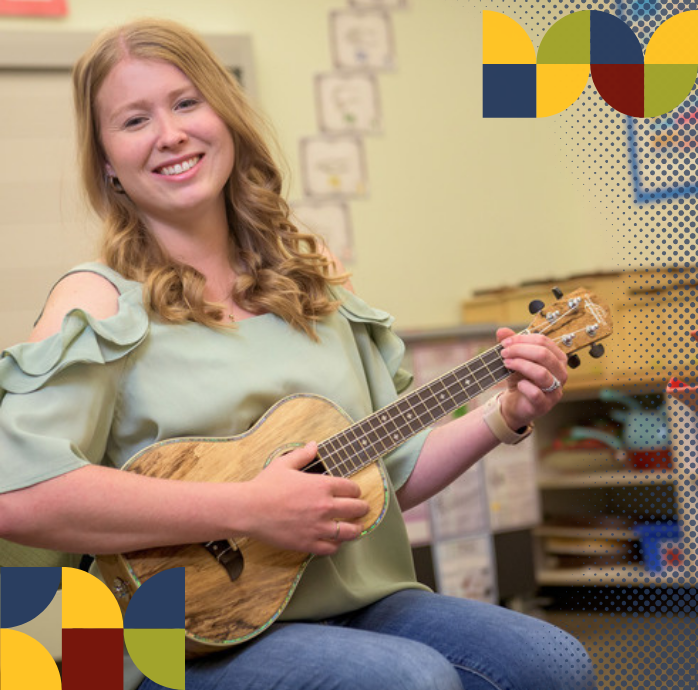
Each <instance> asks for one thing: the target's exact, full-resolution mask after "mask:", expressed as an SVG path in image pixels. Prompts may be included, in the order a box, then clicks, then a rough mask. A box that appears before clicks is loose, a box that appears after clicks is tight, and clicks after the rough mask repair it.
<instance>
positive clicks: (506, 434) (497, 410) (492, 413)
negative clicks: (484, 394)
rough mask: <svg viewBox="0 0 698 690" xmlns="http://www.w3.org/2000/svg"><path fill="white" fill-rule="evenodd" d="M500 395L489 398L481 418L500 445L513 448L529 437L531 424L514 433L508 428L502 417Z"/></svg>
mask: <svg viewBox="0 0 698 690" xmlns="http://www.w3.org/2000/svg"><path fill="white" fill-rule="evenodd" d="M502 395H503V393H497V395H496V396H495V397H494V398H490V400H488V401H487V403H486V404H485V410H484V412H483V415H482V418H483V419H484V420H485V424H487V426H488V427H489V428H490V431H491V432H492V433H493V434H494V435H495V438H496V439H497V440H498V441H499V442H500V443H506V444H507V445H509V446H513V445H516V444H517V443H521V441H523V440H524V439H525V438H528V437H529V436H530V435H531V432H532V431H533V424H532V423H531V424H529V425H528V426H524V427H521V428H520V429H516V431H515V430H514V429H512V428H510V427H509V425H508V424H507V423H506V421H505V420H504V416H503V415H502V403H501V400H500V398H501V397H502Z"/></svg>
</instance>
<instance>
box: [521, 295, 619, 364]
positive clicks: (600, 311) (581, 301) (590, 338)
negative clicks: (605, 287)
mask: <svg viewBox="0 0 698 690" xmlns="http://www.w3.org/2000/svg"><path fill="white" fill-rule="evenodd" d="M553 294H554V295H555V297H556V298H557V299H556V301H555V302H554V303H553V304H551V305H550V306H547V307H546V306H544V305H543V303H542V302H539V301H535V302H531V305H530V306H529V309H531V310H532V311H535V312H537V313H536V315H535V317H534V319H533V321H532V322H531V325H530V326H529V327H528V331H529V333H542V334H543V335H547V336H548V337H549V338H551V339H552V340H554V341H555V343H556V344H557V345H558V347H559V348H560V349H561V350H562V351H563V352H564V353H565V354H566V355H567V361H568V362H569V364H570V366H572V367H575V366H578V364H579V358H578V357H577V355H575V354H574V353H575V352H576V351H577V350H581V349H582V348H584V347H586V346H587V345H589V346H590V349H589V354H590V355H591V356H592V357H601V355H603V352H604V349H603V345H601V344H600V342H599V341H601V340H603V339H604V338H607V337H608V336H609V335H611V333H612V332H613V321H612V319H611V312H610V310H609V308H608V305H607V304H606V303H605V302H603V301H602V300H600V299H599V298H598V297H597V296H596V295H594V294H593V293H591V292H589V290H586V289H585V288H577V289H576V290H574V291H573V292H570V293H569V294H567V295H562V293H561V291H560V290H558V288H555V289H554V290H553Z"/></svg>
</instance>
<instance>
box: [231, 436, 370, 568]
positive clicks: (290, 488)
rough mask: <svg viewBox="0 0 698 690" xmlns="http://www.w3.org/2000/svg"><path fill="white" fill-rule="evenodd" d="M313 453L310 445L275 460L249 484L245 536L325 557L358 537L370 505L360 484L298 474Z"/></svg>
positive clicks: (313, 448)
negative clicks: (364, 497) (363, 496)
mask: <svg viewBox="0 0 698 690" xmlns="http://www.w3.org/2000/svg"><path fill="white" fill-rule="evenodd" d="M316 455H317V444H316V443H314V442H312V443H308V444H306V445H305V446H303V447H302V448H297V449H296V450H293V451H291V452H290V453H287V454H286V455H282V456H280V457H278V458H276V459H275V460H273V461H272V462H271V463H269V465H267V467H265V468H264V469H263V470H262V471H261V472H260V473H259V474H258V475H257V476H256V477H255V478H254V479H253V480H251V481H250V482H249V483H248V485H247V488H248V489H249V493H247V497H248V499H249V505H250V510H249V511H248V515H247V521H249V526H248V527H247V529H244V533H245V534H246V535H248V536H251V537H254V538H255V539H259V540H260V541H264V542H267V543H269V544H272V545H274V546H276V547H278V548H282V549H291V550H295V551H304V552H308V553H313V554H315V555H318V556H327V555H331V554H333V553H335V552H336V551H337V550H338V549H339V547H340V546H341V544H342V543H343V542H345V541H351V540H352V539H356V538H357V537H358V536H359V535H360V534H361V532H362V531H363V529H364V528H363V525H362V524H361V518H362V517H364V516H365V515H366V514H367V513H368V511H369V505H368V503H367V502H366V501H364V500H363V499H361V490H360V488H359V486H358V484H356V482H353V481H351V480H350V479H343V478H341V477H332V476H329V475H325V474H314V473H309V472H302V471H301V470H302V469H303V468H304V467H305V466H306V465H308V464H309V463H310V462H311V461H312V460H313V459H314V458H315V456H316ZM245 503H247V501H246V502H245Z"/></svg>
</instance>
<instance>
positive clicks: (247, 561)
mask: <svg viewBox="0 0 698 690" xmlns="http://www.w3.org/2000/svg"><path fill="white" fill-rule="evenodd" d="M554 292H555V295H556V297H557V298H558V301H556V302H555V303H554V304H553V305H552V306H551V307H550V308H549V309H547V310H546V311H545V313H543V311H542V305H541V307H539V308H540V309H541V310H540V311H539V313H538V314H537V315H536V316H535V318H534V321H533V322H532V323H531V325H530V327H529V328H528V329H527V331H524V332H529V333H543V334H545V335H548V336H550V337H552V339H553V340H555V342H556V343H557V344H558V345H559V346H560V347H561V348H562V350H563V351H564V352H566V353H567V354H568V359H569V360H570V363H571V364H572V365H576V364H578V363H579V360H578V357H577V355H573V354H572V353H573V352H574V351H576V350H579V349H581V348H583V347H585V346H586V345H591V354H592V355H593V356H600V354H602V353H603V346H601V345H599V344H598V341H599V340H601V339H603V338H605V337H607V336H608V335H610V334H611V318H610V314H609V311H608V308H607V307H606V306H605V305H603V304H602V303H600V302H599V300H598V299H597V298H596V297H595V296H594V295H592V294H590V293H588V292H587V291H586V290H584V289H578V290H575V291H574V292H572V293H570V294H569V295H567V296H565V297H562V295H561V292H559V291H558V290H555V291H554ZM533 304H534V303H532V305H533ZM538 304H540V303H538ZM501 350H502V347H501V345H496V346H495V347H493V348H492V349H490V350H488V351H487V352H485V353H483V354H481V355H479V356H477V357H475V358H474V359H472V360H470V361H469V362H467V363H465V364H463V365H461V366H459V367H457V368H456V369H454V370H452V371H450V372H448V373H447V374H445V375H443V376H441V377H439V378H437V379H435V380H434V381H432V382H431V383H428V384H426V385H424V386H422V387H421V388H419V389H417V390H415V391H413V392H411V393H409V394H408V395H405V396H403V397H402V398H399V399H398V400H397V401H395V402H394V403H392V404H390V405H388V406H387V407H384V408H383V409H381V410H378V411H377V412H375V413H374V414H372V415H370V416H368V417H366V418H365V419H362V420H361V421H359V422H356V423H354V422H353V420H351V419H349V418H348V416H347V415H346V414H345V413H344V412H343V411H342V410H341V409H340V408H339V407H337V406H336V405H334V404H333V403H332V402H330V401H329V400H327V399H325V398H322V397H319V396H315V395H294V396H291V397H288V398H284V399H283V400H281V401H280V402H278V403H277V404H276V405H274V406H273V407H272V408H271V409H269V410H268V411H267V413H266V414H265V415H264V416H263V417H262V418H261V419H260V420H259V421H258V422H257V423H256V424H255V426H254V427H252V428H251V429H249V430H248V431H247V432H245V433H243V434H240V435H238V436H232V437H227V438H175V439H171V440H167V441H162V442H160V443H156V444H154V445H151V446H149V447H147V448H145V449H143V450H142V451H141V452H139V453H138V454H136V455H135V456H134V457H133V458H131V459H130V460H129V461H128V462H127V463H126V465H124V467H123V469H124V470H125V471H128V472H136V473H138V474H143V475H147V476H150V477H160V478H167V479H178V480H186V481H194V482H201V481H206V482H244V481H248V480H251V479H253V478H254V477H255V476H257V475H258V474H259V473H260V472H261V471H262V470H263V469H264V467H265V466H266V465H267V464H268V463H269V462H271V461H272V460H274V458H276V457H278V456H279V455H282V454H284V453H286V452H288V451H289V450H291V449H293V448H296V447H298V446H301V445H304V444H305V443H306V442H308V441H311V440H319V439H324V440H323V441H321V442H320V443H319V445H318V455H317V458H316V460H315V461H314V462H312V463H311V464H310V465H309V466H308V467H307V468H305V470H309V471H320V472H323V473H327V474H331V475H334V476H341V477H351V478H352V479H353V480H354V481H355V482H357V483H358V484H359V486H360V487H361V490H362V497H363V498H364V499H365V500H366V501H368V503H369V504H370V506H371V509H370V512H369V514H368V515H367V516H366V517H365V519H364V520H365V521H364V524H365V525H369V527H368V528H367V529H366V532H369V531H371V530H373V529H375V528H376V526H377V525H378V524H379V523H380V522H381V520H382V518H383V516H384V515H385V511H386V509H387V501H388V484H387V482H388V480H387V478H386V476H385V475H384V470H383V467H382V463H379V462H377V460H378V459H379V458H381V457H382V456H384V455H386V454H387V453H389V452H390V451H391V450H393V449H395V448H396V447H397V446H399V445H400V444H402V443H403V442H405V441H407V440H408V439H409V438H411V437H412V436H413V435H415V434H416V433H418V432H419V431H421V430H423V429H425V428H426V427H428V426H429V425H431V424H433V423H434V422H436V421H437V420H438V419H440V418H441V417H444V416H445V415H447V414H450V413H451V412H453V411H454V410H456V409H457V408H459V407H461V406H462V405H464V404H466V403H467V402H468V401H469V400H471V399H472V398H474V397H475V396H477V395H479V394H480V393H482V392H483V391H485V390H487V389H488V388H490V387H492V386H493V385H495V384H496V383H498V382H500V381H502V380H504V379H506V378H507V377H508V376H509V375H510V374H511V372H510V371H509V370H508V369H506V367H505V366H504V363H503V361H502V358H501V355H500V353H501ZM366 532H364V533H366ZM311 558H312V555H311V554H307V553H300V552H297V551H286V550H281V549H278V548H276V547H273V546H270V545H268V544H266V543H263V542H260V541H256V540H254V539H249V538H245V537H243V538H237V539H229V540H223V541H215V542H209V543H208V544H188V545H181V546H166V547H161V548H152V549H145V550H141V551H132V552H130V553H124V554H113V555H100V556H98V557H97V562H98V565H99V567H100V570H101V572H102V574H103V576H104V579H105V581H106V583H107V585H108V586H109V587H110V589H111V590H112V591H113V592H114V594H115V595H116V598H117V600H118V601H119V603H120V604H121V606H122V609H125V608H126V606H127V604H128V601H129V599H130V597H131V596H132V594H133V593H134V592H135V591H136V589H137V588H138V587H139V586H140V585H141V584H142V583H143V582H145V581H146V580H147V579H148V578H149V577H152V576H153V575H156V574H157V573H159V572H161V571H163V570H165V569H168V568H175V567H182V566H183V567H184V568H185V582H186V600H185V629H186V654H187V658H193V657H196V656H201V655H204V654H209V653H211V652H215V651H218V650H222V649H226V648H229V647H230V646H231V645H236V644H239V643H241V642H244V641H246V640H249V639H251V638H253V637H255V636H256V635H259V634H260V633H261V632H263V631H264V630H266V629H267V628H268V627H269V626H270V625H271V624H272V623H273V622H274V621H275V620H276V619H277V618H278V617H279V615H280V614H281V613H282V611H283V610H284V609H285V608H286V605H287V603H288V601H289V599H290V597H291V595H292V594H293V592H294V591H295V589H296V586H297V585H298V582H299V581H300V578H301V576H302V574H303V572H304V570H305V568H306V566H307V564H308V562H309V561H310V559H311Z"/></svg>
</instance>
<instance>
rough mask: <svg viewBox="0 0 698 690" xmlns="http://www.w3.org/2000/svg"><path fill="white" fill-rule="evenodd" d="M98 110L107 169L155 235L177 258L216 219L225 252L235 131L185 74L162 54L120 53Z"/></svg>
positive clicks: (186, 251) (108, 173)
mask: <svg viewBox="0 0 698 690" xmlns="http://www.w3.org/2000/svg"><path fill="white" fill-rule="evenodd" d="M97 114H98V123H99V136H100V140H101V142H102V147H103V149H104V155H105V159H106V162H105V172H106V174H107V175H109V176H110V177H112V178H114V177H115V178H117V179H118V181H119V183H120V184H121V186H122V187H123V189H124V192H125V193H126V194H127V195H128V197H129V198H130V199H131V201H132V202H133V203H134V204H136V206H138V207H139V208H140V210H141V213H142V217H143V219H144V221H145V222H146V224H147V225H148V227H149V229H150V231H151V232H152V233H153V234H154V236H155V237H156V238H157V239H158V240H159V242H160V243H161V244H163V245H164V246H167V247H169V248H170V251H171V253H172V254H173V255H174V256H176V257H178V258H182V257H185V256H187V255H188V253H189V247H190V245H191V242H192V237H191V236H192V234H196V233H202V232H206V233H209V232H210V228H215V227H218V228H221V232H220V233H218V237H217V239H218V241H219V242H220V249H221V251H222V253H223V255H225V254H226V251H227V237H228V232H227V220H226V205H225V194H224V191H223V190H224V187H225V185H226V183H227V182H228V179H229V178H230V174H231V171H232V170H233V164H234V160H235V150H234V145H233V138H232V135H231V133H230V131H229V130H228V128H227V126H226V124H225V123H224V122H223V120H222V119H221V118H220V117H219V116H218V114H217V113H216V112H215V111H214V110H213V108H212V107H211V106H210V105H209V104H208V102H207V101H205V100H204V98H203V96H202V95H201V94H200V93H199V91H198V89H197V88H196V87H195V86H194V85H193V84H192V83H191V81H190V80H189V79H188V78H187V77H186V76H185V75H184V74H183V73H182V72H181V71H180V70H179V69H177V68H176V67H173V66H172V65H170V64H168V63H165V62H162V61H155V60H138V59H135V60H134V59H125V60H122V61H121V62H119V63H118V64H117V65H116V67H115V68H114V69H113V70H112V71H111V72H110V73H109V76H108V77H107V78H106V79H105V80H104V82H103V84H102V88H101V89H100V91H99V93H98V95H97Z"/></svg>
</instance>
